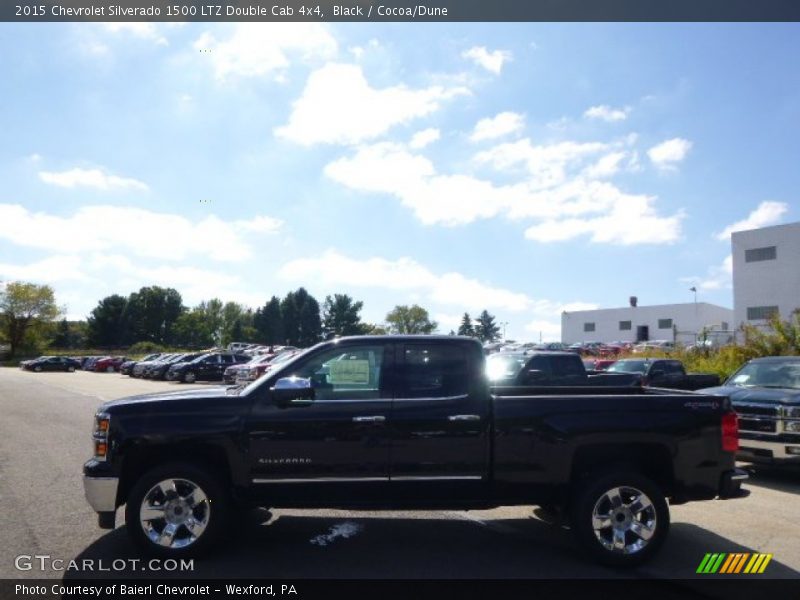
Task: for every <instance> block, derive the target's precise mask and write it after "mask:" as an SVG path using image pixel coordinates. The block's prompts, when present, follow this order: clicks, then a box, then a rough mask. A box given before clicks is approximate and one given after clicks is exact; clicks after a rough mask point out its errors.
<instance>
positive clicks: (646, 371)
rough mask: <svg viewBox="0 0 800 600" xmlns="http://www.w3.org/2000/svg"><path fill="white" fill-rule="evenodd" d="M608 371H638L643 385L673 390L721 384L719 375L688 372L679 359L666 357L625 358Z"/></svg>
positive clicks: (607, 370) (607, 371) (696, 388)
mask: <svg viewBox="0 0 800 600" xmlns="http://www.w3.org/2000/svg"><path fill="white" fill-rule="evenodd" d="M606 373H638V374H639V375H641V377H642V385H649V386H651V387H661V388H669V389H671V390H699V389H702V388H708V387H713V386H716V385H719V382H720V379H719V375H714V374H713V373H687V372H686V368H685V367H684V366H683V363H682V362H681V361H679V360H674V359H666V358H625V359H622V360H618V361H617V362H615V363H614V364H613V365H611V366H610V367H608V369H606Z"/></svg>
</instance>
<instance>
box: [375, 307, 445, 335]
mask: <svg viewBox="0 0 800 600" xmlns="http://www.w3.org/2000/svg"><path fill="white" fill-rule="evenodd" d="M386 323H387V324H388V325H389V331H391V332H392V333H433V332H434V331H435V330H436V328H437V327H438V326H439V325H438V323H436V321H431V319H430V316H429V315H428V311H427V310H425V309H424V308H422V307H421V306H419V305H417V304H413V305H411V306H407V305H398V306H395V307H394V308H393V309H392V310H391V311H390V312H389V313H388V314H387V315H386Z"/></svg>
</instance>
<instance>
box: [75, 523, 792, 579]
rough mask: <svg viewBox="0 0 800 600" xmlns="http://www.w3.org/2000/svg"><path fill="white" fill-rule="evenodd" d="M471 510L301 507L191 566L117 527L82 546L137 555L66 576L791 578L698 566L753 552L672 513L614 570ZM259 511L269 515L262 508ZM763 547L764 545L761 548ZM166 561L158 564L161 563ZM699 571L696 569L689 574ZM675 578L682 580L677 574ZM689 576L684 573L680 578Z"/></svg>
mask: <svg viewBox="0 0 800 600" xmlns="http://www.w3.org/2000/svg"><path fill="white" fill-rule="evenodd" d="M469 514H470V513H463V512H449V513H443V517H442V518H441V519H430V518H403V517H396V518H384V517H381V516H377V517H376V516H372V515H370V516H363V515H360V514H359V513H358V512H353V513H341V516H340V515H339V514H337V515H336V516H318V515H308V516H306V515H305V514H303V513H302V512H300V511H293V512H292V513H291V514H280V513H278V514H277V515H275V516H272V518H271V519H269V520H268V521H267V522H265V523H262V524H259V523H258V522H253V521H254V520H255V519H250V521H251V522H249V523H245V524H241V525H240V526H239V527H237V529H236V531H235V533H234V534H233V535H232V536H231V538H232V539H231V540H230V541H228V542H227V543H226V544H224V545H223V547H221V548H219V549H218V550H217V551H216V552H214V553H213V554H211V555H209V556H206V557H201V558H196V559H194V562H193V569H192V570H189V571H166V570H151V569H148V564H147V563H148V559H142V558H141V555H140V554H139V553H138V552H137V551H136V549H135V547H134V546H133V545H132V544H131V542H130V541H129V540H128V537H127V535H126V532H125V527H124V526H123V527H120V528H118V529H115V530H114V531H111V532H109V533H108V534H106V535H104V536H103V537H102V538H100V539H98V540H97V541H96V542H95V543H93V544H92V545H90V546H89V547H88V548H86V549H85V550H84V551H83V552H81V553H80V555H79V556H78V557H76V560H78V561H79V563H80V564H83V563H82V562H81V561H83V560H85V559H92V560H93V561H95V564H97V563H98V561H102V564H103V565H104V566H105V567H109V566H110V565H112V563H113V561H115V560H117V563H118V564H122V561H119V560H118V559H123V560H125V561H130V559H134V558H139V559H140V560H141V562H140V563H139V564H138V565H136V566H131V565H130V563H129V562H128V563H127V565H126V568H124V569H121V570H117V569H116V568H115V569H114V570H112V571H110V572H109V571H103V572H97V571H81V572H70V571H67V572H65V575H64V580H65V581H67V580H74V579H92V578H132V579H139V578H165V579H166V578H169V579H172V578H202V579H217V578H220V579H236V578H248V579H254V578H273V579H311V578H314V579H319V578H322V579H326V578H331V579H406V578H410V579H451V578H453V579H517V578H524V579H554V578H570V579H575V578H592V579H610V578H634V579H676V580H689V579H692V578H704V579H706V580H707V579H709V578H718V579H727V580H730V579H731V578H737V577H738V578H753V577H761V578H797V577H798V576H800V573H798V572H797V571H795V570H793V569H792V568H790V567H788V566H786V565H784V564H782V563H781V562H780V558H781V557H779V556H776V557H774V558H773V559H772V561H771V562H770V563H769V567H768V569H767V571H766V573H765V574H764V575H760V576H750V575H731V576H725V575H696V574H695V572H696V569H697V567H698V565H699V564H700V562H701V561H702V559H703V557H704V556H705V554H706V553H716V552H728V553H732V552H750V553H754V552H758V551H759V550H755V549H751V548H747V547H744V546H742V545H740V544H737V543H736V542H735V541H732V540H729V539H726V538H723V537H720V536H718V535H716V534H715V533H713V532H710V531H708V530H706V529H703V528H702V527H698V526H696V525H693V524H688V523H680V522H679V523H673V525H672V528H671V531H670V535H669V537H668V539H667V541H666V543H665V545H664V547H663V548H662V550H661V552H660V553H659V554H658V555H657V556H656V557H655V558H654V559H653V560H652V561H650V562H649V563H648V564H647V565H645V566H643V567H639V568H636V569H630V570H615V569H610V568H606V567H602V566H599V565H597V564H595V563H592V562H590V561H589V560H588V559H586V558H585V557H584V555H583V554H582V553H581V552H580V550H579V548H578V546H577V545H576V544H575V543H574V541H573V539H572V536H571V534H570V531H568V530H566V529H564V528H560V527H556V526H552V525H548V524H546V523H544V522H542V521H540V520H538V519H536V518H535V517H533V516H531V517H530V518H507V519H502V518H501V519H497V518H495V519H491V520H486V521H481V520H478V519H475V518H472V517H470V516H469ZM267 515H269V514H268V513H267ZM764 551H765V552H768V551H769V549H765V550H764ZM164 566H165V567H166V565H164ZM695 580H697V579H695ZM676 583H678V584H680V583H681V582H676ZM683 583H685V584H687V585H689V584H691V582H688V581H684V582H683Z"/></svg>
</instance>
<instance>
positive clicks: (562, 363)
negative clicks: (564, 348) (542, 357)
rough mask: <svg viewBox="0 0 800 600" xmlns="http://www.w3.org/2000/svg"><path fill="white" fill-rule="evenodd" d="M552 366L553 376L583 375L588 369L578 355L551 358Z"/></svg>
mask: <svg viewBox="0 0 800 600" xmlns="http://www.w3.org/2000/svg"><path fill="white" fill-rule="evenodd" d="M550 364H551V365H552V366H553V375H556V376H559V375H560V376H563V375H583V374H584V373H585V372H586V369H585V368H584V366H583V362H581V359H580V357H579V356H578V355H577V354H576V355H575V357H574V358H573V357H572V356H551V357H550Z"/></svg>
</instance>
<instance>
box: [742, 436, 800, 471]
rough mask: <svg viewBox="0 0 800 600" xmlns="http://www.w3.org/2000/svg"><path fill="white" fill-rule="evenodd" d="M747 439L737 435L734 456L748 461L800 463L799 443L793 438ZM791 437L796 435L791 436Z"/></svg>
mask: <svg viewBox="0 0 800 600" xmlns="http://www.w3.org/2000/svg"><path fill="white" fill-rule="evenodd" d="M781 437H784V436H777V437H776V439H769V440H766V439H759V440H749V439H746V438H743V437H741V436H740V437H739V451H738V452H737V453H736V458H738V459H739V460H744V461H748V462H758V463H777V462H782V463H797V464H800V443H798V442H797V441H796V440H795V439H792V440H791V441H788V440H785V439H781ZM792 437H793V438H794V437H796V436H792Z"/></svg>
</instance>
